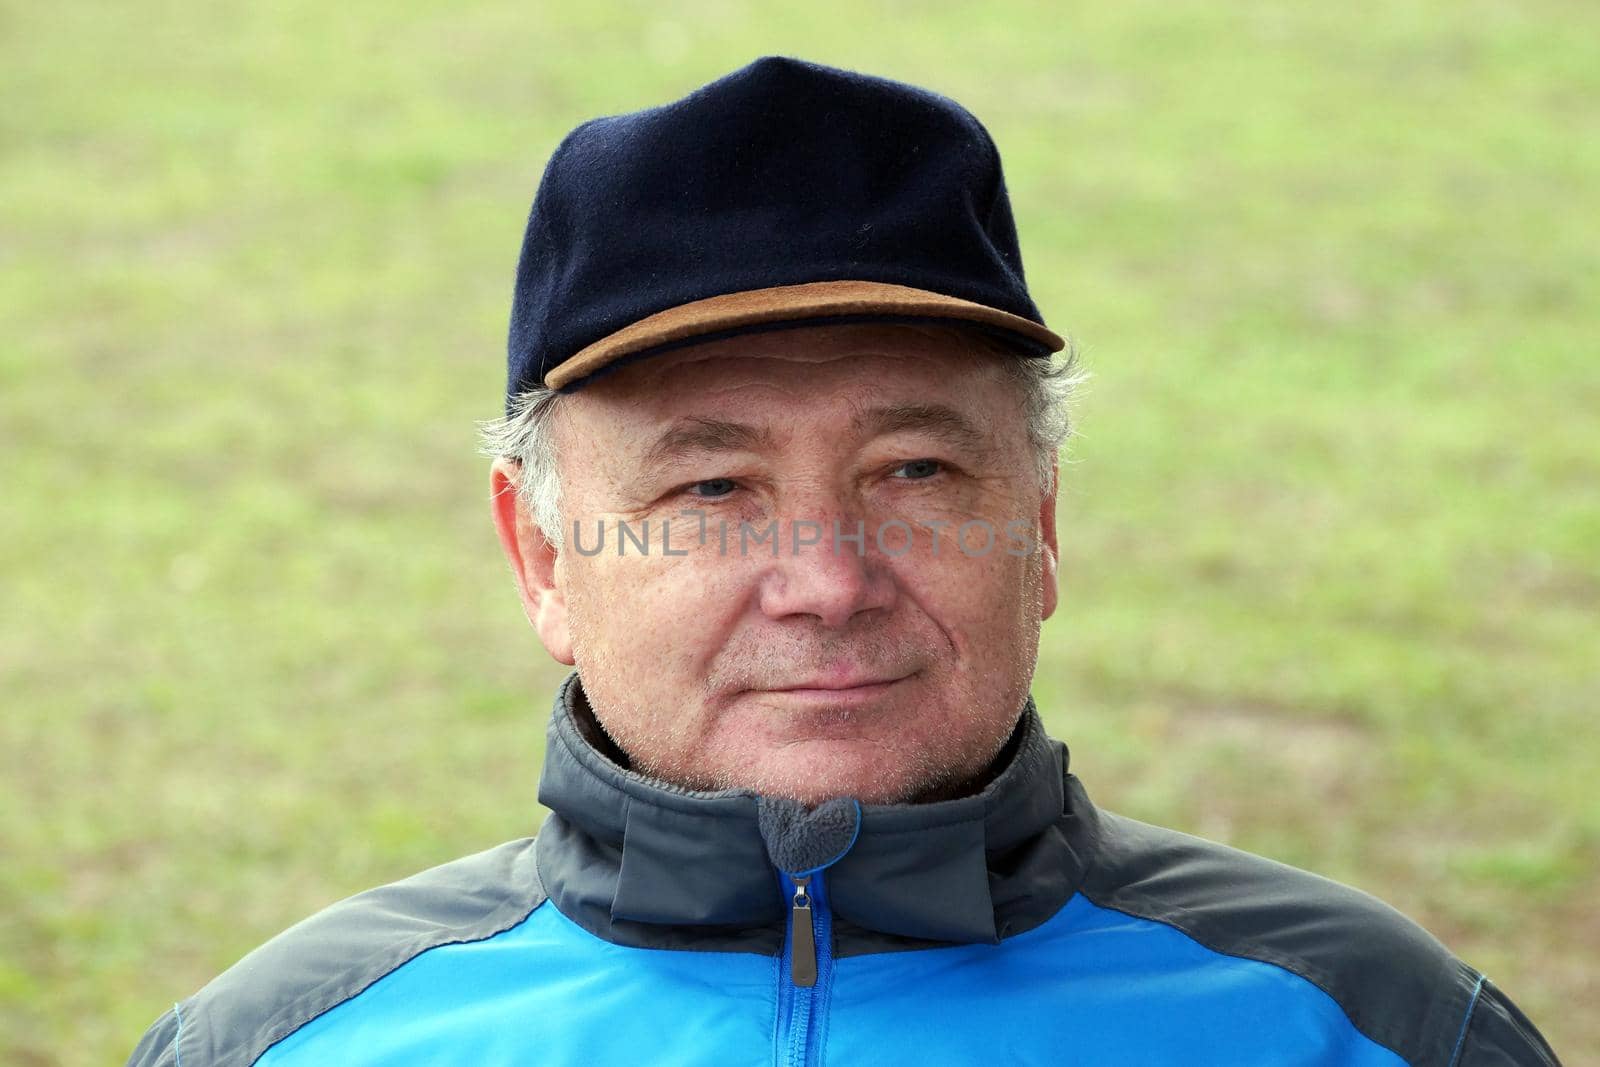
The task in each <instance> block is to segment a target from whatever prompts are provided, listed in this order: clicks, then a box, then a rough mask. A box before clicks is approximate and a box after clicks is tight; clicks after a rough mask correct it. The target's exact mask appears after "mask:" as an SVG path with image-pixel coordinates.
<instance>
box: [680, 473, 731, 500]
mask: <svg viewBox="0 0 1600 1067" xmlns="http://www.w3.org/2000/svg"><path fill="white" fill-rule="evenodd" d="M736 488H738V487H737V486H736V485H734V482H733V479H732V478H707V479H706V480H705V481H703V482H695V483H694V484H693V485H691V486H689V488H688V490H687V492H688V493H689V495H690V496H697V497H700V498H702V499H705V500H718V499H721V498H722V497H725V496H727V495H728V494H729V493H731V492H733V491H734V489H736ZM697 490H705V491H704V492H699V491H697Z"/></svg>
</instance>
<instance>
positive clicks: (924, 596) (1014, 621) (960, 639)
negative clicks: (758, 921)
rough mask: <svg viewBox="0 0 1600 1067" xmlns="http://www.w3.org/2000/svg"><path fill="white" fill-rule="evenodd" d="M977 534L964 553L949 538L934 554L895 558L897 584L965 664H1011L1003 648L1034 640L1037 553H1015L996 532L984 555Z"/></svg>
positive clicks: (974, 667)
mask: <svg viewBox="0 0 1600 1067" xmlns="http://www.w3.org/2000/svg"><path fill="white" fill-rule="evenodd" d="M981 543H982V542H981V538H979V539H975V541H974V543H973V544H972V545H971V546H970V550H971V552H972V553H973V554H972V555H967V554H965V553H963V552H962V551H961V550H960V549H959V548H958V547H957V546H956V545H955V543H954V542H953V541H949V542H944V543H941V544H940V546H939V550H938V553H937V554H934V553H932V552H931V551H928V552H919V553H918V554H916V555H915V556H910V555H908V556H906V557H903V558H902V559H900V560H898V561H896V567H895V569H896V572H897V576H898V579H899V583H900V587H901V588H902V589H903V590H904V591H905V593H906V595H908V596H909V597H910V598H911V599H913V600H914V601H915V602H916V603H917V605H918V607H919V608H920V609H921V611H922V612H923V613H924V614H926V615H927V616H928V617H929V618H931V619H932V620H933V621H934V622H935V623H937V624H938V626H939V627H940V628H941V629H942V630H943V631H944V632H945V633H946V635H947V636H948V638H949V640H950V642H951V644H952V645H953V646H954V647H955V651H956V654H957V658H958V660H959V661H961V662H962V663H964V665H965V669H967V670H971V671H974V672H977V673H989V672H990V671H991V670H993V671H1000V672H1003V671H1005V670H1008V669H1009V665H1010V661H1011V659H1012V656H1011V655H1010V654H1009V652H1008V651H1007V650H1009V649H1012V648H1017V649H1019V650H1020V649H1022V648H1024V647H1028V646H1030V645H1031V644H1032V643H1035V642H1037V640H1038V637H1037V634H1038V627H1039V615H1040V611H1041V607H1042V605H1041V602H1040V598H1039V581H1038V573H1039V567H1040V561H1039V557H1038V556H1037V555H1033V556H1013V555H1008V554H1007V553H1006V551H1005V548H1006V543H1005V540H1004V537H1003V536H1001V537H997V538H996V541H995V543H994V545H993V547H991V549H990V550H989V551H988V552H987V553H986V554H979V550H980V548H981Z"/></svg>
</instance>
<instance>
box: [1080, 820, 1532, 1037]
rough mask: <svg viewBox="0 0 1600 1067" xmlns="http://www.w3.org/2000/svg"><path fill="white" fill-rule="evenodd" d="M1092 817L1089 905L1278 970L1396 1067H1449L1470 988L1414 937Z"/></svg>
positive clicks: (1377, 911) (1377, 917)
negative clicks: (1323, 996)
mask: <svg viewBox="0 0 1600 1067" xmlns="http://www.w3.org/2000/svg"><path fill="white" fill-rule="evenodd" d="M1100 817H1101V827H1100V838H1101V840H1100V842H1099V848H1098V850H1097V858H1096V863H1095V864H1094V866H1093V867H1092V868H1091V870H1090V872H1089V875H1088V877H1087V879H1086V880H1085V882H1084V884H1083V887H1082V891H1083V893H1084V895H1085V896H1086V897H1088V898H1089V899H1090V900H1091V901H1093V902H1094V903H1096V904H1098V905H1100V906H1102V907H1107V908H1112V909H1115V910H1117V911H1121V912H1124V913H1126V914H1129V915H1133V916H1137V917H1140V918H1145V919H1151V920H1154V921H1157V922H1161V923H1165V924H1167V925H1169V926H1173V927H1176V928H1177V929H1179V930H1181V931H1183V932H1184V933H1185V934H1187V935H1189V936H1190V937H1192V938H1193V939H1194V940H1196V941H1198V942H1199V943H1200V944H1202V945H1205V946H1206V947H1207V948H1209V949H1211V950H1212V951H1215V952H1219V953H1222V954H1224V955H1229V956H1237V957H1242V958H1245V959H1254V960H1260V961H1262V962H1265V963H1272V964H1275V965H1277V966H1279V967H1282V968H1284V969H1285V970H1287V971H1290V972H1292V973H1294V974H1297V975H1299V976H1300V977H1302V978H1304V979H1306V980H1307V981H1309V982H1311V983H1312V984H1314V985H1316V986H1318V987H1319V988H1320V989H1322V990H1323V991H1324V992H1326V993H1327V994H1328V995H1329V996H1331V997H1332V998H1333V1000H1334V1001H1335V1002H1336V1003H1337V1004H1338V1005H1339V1006H1340V1007H1341V1008H1342V1009H1343V1011H1344V1013H1345V1015H1346V1017H1347V1018H1349V1020H1350V1021H1351V1023H1352V1024H1353V1025H1354V1026H1355V1027H1356V1029H1358V1030H1360V1031H1361V1032H1362V1033H1364V1034H1365V1035H1366V1036H1367V1037H1369V1038H1371V1039H1372V1040H1373V1041H1376V1042H1377V1043H1378V1044H1380V1045H1383V1046H1385V1047H1386V1048H1389V1049H1391V1050H1392V1051H1394V1052H1395V1053H1397V1054H1398V1055H1399V1056H1400V1057H1401V1058H1402V1059H1404V1060H1405V1061H1406V1062H1407V1063H1410V1064H1413V1065H1424V1064H1426V1065H1437V1067H1454V1063H1455V1061H1454V1059H1453V1057H1455V1056H1456V1055H1457V1054H1458V1053H1459V1052H1460V1049H1459V1047H1458V1046H1459V1045H1460V1043H1461V1040H1462V1033H1463V1027H1464V1026H1465V1025H1466V1023H1467V1020H1468V1016H1469V1013H1470V1012H1471V1011H1472V1009H1473V1006H1474V993H1475V991H1476V990H1477V989H1478V982H1479V977H1480V976H1479V974H1478V973H1477V972H1476V971H1474V970H1473V969H1472V968H1471V967H1469V966H1467V965H1466V964H1465V963H1463V962H1462V961H1460V960H1459V959H1457V958H1456V957H1455V956H1453V955H1452V954H1451V953H1450V951H1449V950H1448V949H1447V948H1445V947H1444V945H1442V944H1440V943H1439V941H1438V940H1436V939H1435V938H1434V937H1433V936H1432V935H1431V934H1429V933H1428V932H1427V931H1426V930H1424V929H1423V928H1422V927H1421V926H1419V925H1417V924H1416V923H1415V922H1413V921H1411V920H1410V919H1408V918H1406V917H1405V916H1404V915H1402V914H1401V913H1400V912H1398V911H1396V910H1395V909H1394V908H1391V907H1390V906H1389V905H1387V904H1384V903H1383V902H1382V901H1380V900H1378V899H1377V898H1375V897H1373V896H1370V895H1369V894H1367V893H1363V892H1361V891H1360V890H1357V889H1353V888H1351V887H1349V886H1345V885H1341V884H1339V883H1338V882H1334V881H1331V880H1329V879H1327V878H1323V877H1321V876H1319V875H1315V874H1311V873H1309V872H1307V871H1303V870H1300V869H1298V868H1295V867H1290V866H1287V865H1286V864H1282V863H1277V862H1275V861H1273V860H1269V859H1265V858H1263V857H1261V856H1256V855H1252V854H1251V853H1248V852H1242V851H1240V850H1238V849H1233V848H1229V847H1227V846H1225V845H1221V844H1217V843H1216V842H1212V841H1206V840H1204V839H1202V838H1198V837H1192V836H1190V835H1188V834H1184V833H1179V832H1178V831H1176V830H1169V829H1165V828H1162V827H1157V826H1151V825H1148V824H1146V823H1142V822H1138V821H1136V820H1134V819H1129V818H1126V817H1124V816H1120V815H1117V814H1115V813H1113V812H1109V811H1105V810H1103V809H1102V810H1101V812H1100ZM1519 1014H1520V1013H1519ZM1529 1029H1530V1031H1531V1027H1530V1028H1529ZM1541 1044H1542V1042H1541ZM1462 1062H1463V1063H1465V1062H1476V1061H1467V1060H1463V1061H1462ZM1482 1062H1484V1063H1500V1062H1507V1063H1513V1062H1514V1063H1519V1064H1520V1063H1532V1064H1538V1063H1543V1062H1545V1061H1542V1060H1539V1059H1530V1058H1524V1059H1520V1060H1506V1061H1500V1060H1494V1059H1486V1060H1483V1061H1482Z"/></svg>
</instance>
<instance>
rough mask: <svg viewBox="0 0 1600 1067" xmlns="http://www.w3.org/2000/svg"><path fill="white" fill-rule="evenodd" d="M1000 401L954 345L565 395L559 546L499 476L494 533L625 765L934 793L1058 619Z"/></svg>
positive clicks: (871, 335) (845, 333)
mask: <svg viewBox="0 0 1600 1067" xmlns="http://www.w3.org/2000/svg"><path fill="white" fill-rule="evenodd" d="M1020 399H1021V398H1020V395H1019V391H1018V388H1017V386H1016V385H1015V384H1014V383H1013V382H1012V381H1010V380H1009V379H1008V378H1007V377H1006V376H1005V375H1004V372H1003V368H1002V367H1001V365H1000V357H996V356H993V355H991V354H988V353H987V352H986V351H985V350H983V349H981V348H978V347H977V346H975V345H973V344H972V342H971V341H970V339H968V338H967V337H965V336H963V335H962V334H960V333H959V332H957V331H956V330H947V329H939V328H919V327H908V326H886V325H836V326H824V327H806V328H794V329H785V330H778V331H775V332H770V333H763V334H754V335H745V336H740V337H734V338H730V339H725V340H721V341H715V342H710V343H705V344H700V345H696V346H693V347H689V348H685V349H681V350H678V351H676V352H672V353H668V354H664V355H659V356H653V357H650V358H648V359H644V360H641V361H639V362H637V363H635V364H632V365H629V366H626V367H623V368H620V369H619V370H617V371H615V372H613V373H611V374H609V375H607V376H605V377H603V378H600V379H597V380H596V381H595V382H593V383H591V384H590V385H588V386H587V387H585V388H584V389H582V390H580V391H579V392H577V393H574V394H572V395H571V396H569V397H566V398H564V399H563V401H561V403H562V405H563V407H562V408H561V409H560V411H559V415H558V417H557V424H556V433H557V445H558V448H559V449H560V453H561V463H560V470H561V480H562V499H561V513H562V519H563V523H564V534H565V544H564V546H563V547H562V549H561V550H560V551H559V552H556V551H554V550H553V549H552V548H551V546H550V544H549V543H548V542H547V541H546V540H545V539H544V537H543V535H542V534H541V532H540V531H539V530H538V528H537V527H536V526H534V525H533V524H532V523H531V522H530V521H529V519H528V517H527V516H526V515H525V514H522V513H521V512H520V511H519V510H518V508H517V505H516V504H515V502H514V499H513V496H512V494H511V493H510V492H507V491H506V488H507V486H508V484H509V479H510V478H512V477H514V476H515V474H516V473H517V472H516V471H515V468H514V467H510V466H508V465H507V464H505V463H503V462H502V463H499V464H497V465H496V471H495V490H496V518H497V523H498V525H499V527H500V530H501V536H502V542H503V543H504V544H505V546H506V549H507V552H508V554H509V555H510V557H511V561H512V566H513V570H514V572H515V573H516V575H517V578H518V584H519V587H520V588H521V590H522V593H523V600H524V605H525V607H526V608H527V610H528V614H529V617H530V619H532V621H533V622H534V625H535V627H536V629H537V630H538V631H539V635H540V638H541V639H542V641H543V642H544V644H545V646H546V648H547V649H549V651H550V653H551V654H552V655H554V656H555V657H556V659H558V660H560V661H561V662H563V663H567V664H569V665H574V664H575V665H576V666H577V667H578V670H579V674H580V676H581V677H582V679H583V686H584V690H585V692H586V693H587V694H588V696H589V699H590V703H591V706H592V707H593V709H594V712H595V715H596V717H597V718H598V719H599V720H600V723H601V725H602V726H603V727H604V729H605V731H606V732H607V734H608V735H610V737H611V738H612V739H613V740H614V741H615V742H616V743H617V744H618V745H619V746H620V747H621V749H622V750H623V751H624V752H626V753H627V754H628V757H629V758H630V760H631V761H632V762H633V764H634V766H635V767H636V768H637V769H639V770H640V771H643V772H645V773H647V774H651V775H653V776H655V777H658V778H661V779H664V780H667V781H670V782H675V783H678V784H680V785H683V786H686V787H689V788H694V789H720V788H730V787H733V788H744V789H750V790H753V791H755V792H758V793H764V794H769V795H777V796H787V797H793V798H795V799H797V800H800V801H802V802H805V803H809V804H814V803H818V802H820V801H822V800H825V799H827V798H830V797H835V796H854V797H857V798H859V799H861V800H863V801H867V802H872V803H891V802H897V801H904V800H910V799H919V798H928V797H933V796H938V795H941V794H942V793H945V792H948V791H950V790H951V789H953V788H957V787H959V786H960V785H961V784H962V783H965V782H968V781H970V780H971V779H972V778H973V777H975V776H976V775H978V774H980V773H981V772H982V771H983V770H984V768H985V767H986V766H987V765H988V764H989V763H990V762H991V761H992V760H993V758H994V757H995V755H996V754H997V753H998V751H999V749H1000V747H1001V746H1002V745H1003V744H1004V742H1005V739H1006V737H1007V736H1008V734H1009V732H1010V730H1011V729H1012V727H1013V725H1014V724H1015V722H1016V718H1017V713H1018V711H1019V709H1020V708H1021V706H1022V703H1023V700H1024V699H1025V697H1026V695H1027V691H1028V687H1029V685H1030V683H1031V680H1032V677H1033V670H1034V665H1035V662H1036V659H1037V654H1038V645H1039V626H1040V622H1041V620H1042V619H1044V618H1048V617H1049V615H1050V614H1051V613H1052V612H1053V611H1054V609H1055V603H1056V594H1055V569H1056V542H1055V520H1054V512H1055V493H1054V492H1053V491H1052V492H1050V493H1049V494H1045V493H1044V492H1043V491H1042V489H1041V487H1040V485H1039V484H1038V479H1037V476H1036V473H1035V471H1036V464H1035V457H1034V452H1033V450H1032V447H1031V445H1030V444H1029V440H1028V436H1027V431H1026V427H1025V425H1024V422H1023V418H1022V415H1021V408H1020V405H1019V401H1020ZM694 511H700V512H703V513H704V517H703V519H702V518H700V517H698V516H696V515H694V514H693V512H694ZM685 512H690V514H685ZM574 522H576V523H577V527H578V535H577V537H576V538H575V537H574V530H573V523H574ZM835 522H837V523H838V527H839V531H840V534H841V535H844V536H845V537H848V536H852V535H854V534H855V533H856V532H857V531H858V523H859V524H861V525H860V527H859V529H860V530H861V531H862V532H863V533H864V535H865V536H864V537H863V538H862V539H861V541H860V542H857V541H856V540H844V539H843V537H841V538H840V539H839V540H837V541H835V539H834V536H833V530H834V524H835ZM963 523H968V524H970V525H969V526H968V527H967V529H966V537H965V541H964V543H958V531H959V529H960V527H961V526H962V524H963ZM773 524H776V525H775V530H776V537H775V538H771V537H768V538H767V539H765V540H758V536H760V535H765V534H766V533H767V531H768V529H769V527H772V525H773ZM1008 524H1009V525H1008ZM668 527H669V528H670V532H669V534H668V538H669V540H668V542H667V543H666V544H663V541H662V530H663V528H668ZM880 531H881V534H880ZM986 532H987V533H986ZM880 536H881V543H880ZM988 536H992V542H991V543H989V544H988V547H987V548H986V549H985V541H986V537H988ZM641 539H647V548H645V549H643V550H641V549H640V548H639V547H638V544H637V542H638V541H639V540H641ZM774 542H775V544H774ZM812 542H815V543H812ZM597 544H598V545H601V546H602V547H601V549H600V551H599V552H597V553H594V554H587V553H591V552H593V551H594V549H595V546H596V545H597ZM797 544H798V546H799V547H798V550H797V549H796V545H797ZM774 547H775V548H776V554H774ZM580 550H581V551H580ZM1024 550H1027V554H1022V553H1023V551H1024Z"/></svg>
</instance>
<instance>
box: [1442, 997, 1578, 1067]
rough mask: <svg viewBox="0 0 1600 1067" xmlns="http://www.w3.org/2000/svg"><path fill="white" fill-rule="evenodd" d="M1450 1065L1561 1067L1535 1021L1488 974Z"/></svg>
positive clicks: (1452, 1066) (1470, 1066) (1464, 1066)
mask: <svg viewBox="0 0 1600 1067" xmlns="http://www.w3.org/2000/svg"><path fill="white" fill-rule="evenodd" d="M1450 1067H1561V1064H1560V1061H1559V1060H1557V1059H1556V1054H1555V1051H1554V1050H1553V1049H1551V1047H1550V1046H1549V1045H1548V1044H1546V1043H1545V1040H1544V1037H1543V1036H1542V1035H1541V1034H1540V1033H1539V1031H1538V1030H1536V1029H1535V1028H1534V1025H1533V1023H1531V1022H1529V1021H1528V1017H1527V1016H1526V1015H1524V1014H1522V1011H1521V1010H1520V1009H1519V1008H1518V1007H1517V1006H1516V1005H1515V1004H1513V1003H1511V1001H1510V999H1509V998H1507V997H1506V995H1505V994H1504V993H1502V992H1501V991H1500V989H1499V987H1497V986H1496V985H1495V984H1494V983H1493V982H1491V981H1489V979H1487V978H1485V979H1484V980H1483V985H1482V986H1481V987H1480V988H1479V990H1478V997H1477V999H1476V1000H1475V1001H1474V1002H1473V1005H1472V1016H1471V1018H1470V1019H1469V1020H1468V1021H1467V1025H1466V1027H1465V1028H1464V1029H1463V1030H1462V1031H1461V1039H1460V1042H1459V1048H1458V1049H1457V1052H1456V1058H1455V1059H1454V1060H1452V1061H1451V1063H1450Z"/></svg>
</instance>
